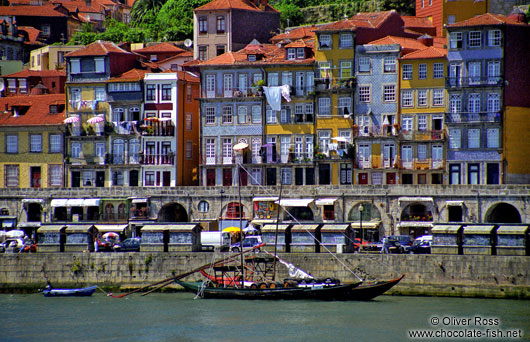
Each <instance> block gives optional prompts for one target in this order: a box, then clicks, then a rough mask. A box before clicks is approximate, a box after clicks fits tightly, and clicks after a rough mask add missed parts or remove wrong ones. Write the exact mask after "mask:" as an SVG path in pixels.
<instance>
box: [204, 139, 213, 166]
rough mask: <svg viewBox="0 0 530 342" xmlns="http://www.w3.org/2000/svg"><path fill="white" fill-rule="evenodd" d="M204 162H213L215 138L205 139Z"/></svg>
mask: <svg viewBox="0 0 530 342" xmlns="http://www.w3.org/2000/svg"><path fill="white" fill-rule="evenodd" d="M206 164H215V139H212V138H208V139H206Z"/></svg>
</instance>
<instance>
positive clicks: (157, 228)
mask: <svg viewBox="0 0 530 342" xmlns="http://www.w3.org/2000/svg"><path fill="white" fill-rule="evenodd" d="M170 229H171V225H170V224H146V225H145V226H143V227H142V228H140V231H141V232H162V231H164V230H170Z"/></svg>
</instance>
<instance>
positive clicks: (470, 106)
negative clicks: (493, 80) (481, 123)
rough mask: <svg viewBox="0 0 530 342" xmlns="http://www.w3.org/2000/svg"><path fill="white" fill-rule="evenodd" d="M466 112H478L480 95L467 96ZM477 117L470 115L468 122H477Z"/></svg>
mask: <svg viewBox="0 0 530 342" xmlns="http://www.w3.org/2000/svg"><path fill="white" fill-rule="evenodd" d="M467 111H468V112H470V113H479V112H480V94H478V93H473V94H469V96H468V101H467ZM478 119H479V118H478V115H470V116H469V120H478Z"/></svg>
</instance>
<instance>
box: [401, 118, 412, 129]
mask: <svg viewBox="0 0 530 342" xmlns="http://www.w3.org/2000/svg"><path fill="white" fill-rule="evenodd" d="M401 121H402V125H403V130H404V131H405V132H411V131H412V118H411V117H408V116H406V117H403V119H402V120H401Z"/></svg>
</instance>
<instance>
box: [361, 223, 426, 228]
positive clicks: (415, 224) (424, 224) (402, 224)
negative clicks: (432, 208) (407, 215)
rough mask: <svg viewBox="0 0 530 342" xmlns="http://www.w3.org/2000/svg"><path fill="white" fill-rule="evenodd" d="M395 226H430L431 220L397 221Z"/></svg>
mask: <svg viewBox="0 0 530 342" xmlns="http://www.w3.org/2000/svg"><path fill="white" fill-rule="evenodd" d="M363 224H364V223H363ZM397 226H398V228H407V227H408V228H432V222H422V221H405V222H399V223H398V224H397Z"/></svg>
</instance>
